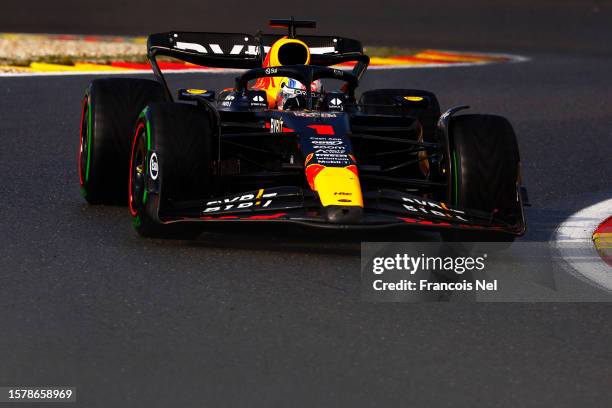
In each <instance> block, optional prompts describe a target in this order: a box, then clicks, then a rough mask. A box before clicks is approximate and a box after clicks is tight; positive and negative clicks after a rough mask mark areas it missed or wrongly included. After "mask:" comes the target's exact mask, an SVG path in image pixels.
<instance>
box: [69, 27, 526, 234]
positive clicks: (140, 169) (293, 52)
mask: <svg viewBox="0 0 612 408" xmlns="http://www.w3.org/2000/svg"><path fill="white" fill-rule="evenodd" d="M271 25H272V26H273V27H283V28H285V29H288V33H287V35H277V34H261V33H259V34H257V35H255V36H253V35H249V34H221V33H207V32H201V33H194V32H168V33H161V34H153V35H151V36H149V39H148V44H147V47H148V58H149V60H150V62H151V65H152V67H153V72H154V74H155V77H156V79H157V81H152V80H146V79H125V78H112V79H98V80H94V81H93V82H91V84H90V86H89V88H88V90H87V93H86V95H85V98H84V100H83V107H82V119H81V135H80V137H81V139H80V155H79V177H80V185H81V191H82V193H83V195H84V197H85V199H86V200H87V201H88V202H89V203H92V204H97V203H102V204H103V203H116V202H118V201H122V200H123V202H125V199H126V197H127V200H128V204H129V210H130V213H131V215H132V217H133V225H134V227H135V228H136V230H137V231H138V233H139V234H141V235H143V236H151V237H163V236H170V235H173V234H176V233H177V232H180V233H187V231H192V230H198V228H200V227H202V226H203V225H206V224H207V223H221V222H232V223H235V222H240V223H242V222H247V221H250V222H257V223H270V222H287V223H298V224H303V225H308V226H312V227H327V228H343V229H347V228H381V227H394V226H398V227H407V228H421V229H432V230H439V231H443V232H446V233H445V236H446V237H457V236H462V237H463V236H464V235H463V234H466V233H467V234H472V235H470V238H469V239H474V238H484V239H487V240H488V239H492V240H493V239H494V240H498V239H503V240H507V239H510V240H511V239H513V237H515V236H520V235H522V234H523V233H524V232H525V228H526V227H525V225H526V224H525V219H524V215H523V199H522V194H521V187H520V174H519V172H520V161H519V152H518V146H517V141H516V137H515V134H514V131H513V129H512V126H511V125H510V123H509V122H508V121H507V120H506V119H505V118H503V117H500V116H493V115H474V114H471V115H456V113H457V112H458V111H459V110H461V109H465V108H467V106H460V107H456V108H452V109H450V110H448V111H446V112H445V113H443V114H441V112H440V107H439V105H438V101H437V99H436V97H435V95H434V94H433V93H431V92H427V91H423V90H416V89H375V90H369V91H366V92H363V93H362V94H361V96H360V98H359V99H357V98H356V95H355V89H356V88H357V86H358V85H359V80H360V78H361V76H362V75H363V74H364V72H365V70H366V68H367V66H368V64H369V57H368V56H367V55H365V54H364V53H363V48H362V45H361V43H360V42H359V41H356V40H352V39H348V38H342V37H335V36H333V37H330V36H312V35H305V36H299V37H298V36H297V35H296V29H298V28H314V27H315V23H314V22H312V21H298V20H294V19H293V18H291V19H288V20H272V21H271ZM158 56H165V57H173V58H176V59H180V60H182V61H186V62H189V63H193V64H197V65H201V66H206V67H218V68H234V69H245V71H244V72H242V74H241V75H240V76H239V77H238V78H236V81H235V85H234V87H233V88H226V89H224V90H222V91H220V92H215V91H211V90H204V89H180V90H178V100H179V101H182V102H176V101H174V98H173V93H172V92H171V91H170V89H169V88H168V85H167V83H166V80H165V78H164V76H163V75H162V72H161V70H160V68H159V65H160V64H159V63H158V61H157V57H158ZM331 66H339V67H340V68H343V69H338V68H332V67H331ZM351 66H352V69H351V68H350V67H351ZM128 174H129V177H128Z"/></svg>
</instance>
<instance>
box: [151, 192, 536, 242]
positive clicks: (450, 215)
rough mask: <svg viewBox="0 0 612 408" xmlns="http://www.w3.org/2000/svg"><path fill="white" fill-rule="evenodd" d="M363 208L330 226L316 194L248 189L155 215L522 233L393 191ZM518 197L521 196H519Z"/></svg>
mask: <svg viewBox="0 0 612 408" xmlns="http://www.w3.org/2000/svg"><path fill="white" fill-rule="evenodd" d="M363 199H364V207H363V211H362V213H361V214H360V216H359V217H358V218H357V219H356V220H355V221H354V222H351V223H337V222H333V220H331V219H330V217H329V216H328V215H327V213H326V211H325V209H322V208H321V204H320V201H319V200H318V197H317V196H316V193H314V192H312V191H309V190H303V189H301V188H298V187H276V188H267V189H259V190H253V191H247V192H244V193H239V194H231V195H228V196H224V197H217V198H211V199H205V200H196V201H185V202H178V203H175V204H174V205H173V206H172V208H170V209H166V210H165V211H163V212H161V213H160V214H158V219H159V221H160V222H161V223H163V224H170V223H177V222H199V223H219V222H264V221H265V222H285V223H294V224H301V225H307V226H310V227H317V228H335V229H368V228H389V227H402V226H403V227H412V228H414V229H429V230H445V229H457V230H490V231H498V232H503V233H508V234H512V235H523V234H524V232H525V220H524V216H523V213H522V205H520V207H521V209H520V211H521V214H520V217H519V219H518V221H517V222H516V223H513V224H509V223H508V222H506V221H504V220H501V219H499V218H497V217H495V216H494V215H492V214H487V213H484V212H482V211H478V210H469V209H459V208H455V207H452V206H449V205H447V204H445V203H442V202H436V201H432V200H429V199H423V198H421V197H420V196H415V195H411V194H409V193H403V192H399V191H395V190H386V189H383V190H376V191H370V192H365V193H364V194H363ZM519 199H520V198H519Z"/></svg>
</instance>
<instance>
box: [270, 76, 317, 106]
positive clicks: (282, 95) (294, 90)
mask: <svg viewBox="0 0 612 408" xmlns="http://www.w3.org/2000/svg"><path fill="white" fill-rule="evenodd" d="M310 91H311V92H312V97H313V98H316V97H318V95H319V93H320V92H321V81H320V80H316V81H313V82H312V83H311V84H310ZM276 107H277V108H278V109H279V110H287V109H299V108H305V107H306V87H305V86H304V85H303V84H302V83H301V82H300V81H298V80H296V79H293V78H285V80H284V81H282V83H281V86H280V90H279V91H278V94H277V96H276Z"/></svg>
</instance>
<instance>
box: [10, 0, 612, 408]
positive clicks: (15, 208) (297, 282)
mask: <svg viewBox="0 0 612 408" xmlns="http://www.w3.org/2000/svg"><path fill="white" fill-rule="evenodd" d="M576 3H577V2H576ZM576 3H573V2H570V3H568V4H569V6H568V7H570V8H571V7H578V6H576ZM538 7H539V6H538ZM599 7H602V8H605V3H604V4H602V3H599ZM536 10H538V8H537V7H536ZM43 11H45V10H43ZM273 11H274V13H272V12H270V13H266V15H268V14H274V15H277V14H278V13H276V10H273ZM566 12H567V11H557V12H556V13H557V14H562V15H565V14H564V13H566ZM525 13H526V14H530V13H528V12H525ZM534 13H535V14H537V11H534ZM38 14H40V18H42V19H43V21H49V16H47V15H46V14H45V13H44V12H40V13H38ZM391 14H392V13H389V15H391ZM464 14H465V15H466V18H468V17H470V16H468V15H467V14H469V13H467V12H466V13H464ZM170 15H172V13H170ZM3 16H4V14H3ZM17 17H19V14H17ZM17 17H16V20H18V21H19V22H20V23H15V22H13V23H12V24H13V26H10V25H9V26H7V27H9V28H10V30H13V31H17V30H19V31H27V27H28V24H34V23H32V22H29V23H28V22H27V21H26V20H25V19H24V18H22V17H19V18H17ZM85 17H86V15H85ZM484 17H486V16H484V15H483V18H484ZM1 18H3V19H6V17H1ZM347 18H348V17H347ZM534 18H535V17H534ZM85 20H86V18H85ZM193 20H194V19H193V18H191V21H190V22H189V24H194V21H193ZM578 20H580V18H578ZM0 21H1V20H0ZM74 21H76V20H73V24H72V25H70V24H69V23H62V22H61V20H60V21H59V22H58V23H57V24H60V23H62V24H66V25H65V26H64V27H66V30H61V27H60V26H58V27H54V28H53V27H52V28H53V30H54V31H73V32H78V31H83V30H82V27H81V26H79V25H78V24H77V23H76V22H74ZM249 21H250V20H249ZM560 21H561V22H563V21H565V20H563V19H561V18H560V17H559V19H557V20H555V19H554V18H551V21H550V22H549V25H550V27H552V26H554V23H555V22H557V23H559V22H560ZM3 24H4V22H3ZM19 24H21V25H22V28H19ZM101 24H102V23H101ZM108 24H110V23H108ZM113 24H116V25H117V26H118V27H119V29H118V31H129V27H128V26H127V23H126V19H125V18H124V19H118V21H115V22H114V23H113ZM482 24H484V23H481V26H480V27H482ZM173 26H174V27H176V26H177V24H173ZM12 27H15V28H12ZM23 27H26V28H23ZM345 27H346V26H345ZM147 28H148V29H149V28H150V26H147ZM215 28H216V29H219V28H220V27H218V26H217V27H215ZM540 29H542V28H537V30H540ZM551 29H552V28H551ZM3 30H5V31H8V30H9V29H4V27H3ZM49 30H51V29H47V30H46V31H49ZM534 30H536V28H534ZM542 30H544V31H545V29H542ZM589 30H591V31H589ZM597 30H604V28H602V27H601V26H597V27H594V28H593V27H591V28H588V27H586V25H585V30H584V32H582V35H583V36H584V37H581V38H583V39H584V38H586V37H588V35H587V34H588V32H596V31H597ZM30 31H32V30H30ZM39 31H45V30H39ZM100 31H103V30H100ZM106 31H110V26H109V28H108V30H106ZM134 31H137V30H133V32H134ZM491 31H492V32H493V33H497V34H496V35H491V36H490V37H491V38H489V39H488V40H487V41H490V42H491V43H494V42H495V41H496V40H497V41H499V44H500V46H499V50H497V51H508V50H512V51H515V52H520V51H521V49H522V48H521V46H520V41H518V40H517V41H516V42H515V43H513V44H511V45H508V46H507V47H506V46H505V45H504V44H505V42H506V41H508V39H507V38H506V37H505V36H504V35H503V30H500V31H499V32H497V31H495V30H494V29H493V28H492V29H491ZM609 31H610V30H609V29H608V31H606V33H607V34H606V35H607V38H610V33H609ZM345 32H346V31H345ZM343 33H344V32H343ZM546 33H548V31H546ZM346 34H348V33H346ZM365 34H366V35H369V36H371V38H374V36H376V35H379V34H380V35H383V34H381V33H372V32H367V33H365ZM521 35H523V34H521ZM589 35H591V34H589ZM593 35H594V34H593ZM440 40H442V39H440ZM454 41H459V40H457V39H450V40H449V43H448V48H452V47H455V48H457V47H459V48H464V49H469V48H473V46H474V45H477V43H476V42H473V41H472V40H470V39H469V38H468V39H466V42H465V44H463V45H462V44H459V43H458V42H456V43H455V42H454ZM474 41H475V40H474ZM483 41H484V40H483ZM551 41H552V40H551ZM558 41H559V43H556V42H554V41H553V42H551V48H550V52H548V51H546V52H545V51H544V46H545V42H542V43H537V44H535V45H533V44H532V45H530V46H525V47H524V52H523V54H526V55H527V56H529V57H531V58H532V60H531V61H530V62H526V63H519V64H505V65H489V66H481V67H465V68H445V69H433V70H428V69H417V70H405V71H377V72H374V71H372V72H370V73H368V74H367V76H366V78H365V79H364V82H363V88H364V89H366V88H374V87H395V86H402V87H403V86H406V87H419V88H424V89H430V90H433V91H434V92H436V93H437V94H438V96H439V99H440V102H441V104H442V106H443V107H449V106H452V105H455V104H460V103H466V102H467V103H469V104H470V105H472V106H473V110H474V111H475V112H476V111H477V112H490V113H498V114H502V115H505V116H507V117H508V118H509V119H510V120H511V122H512V123H513V124H514V126H515V129H516V131H517V134H518V137H519V144H520V148H521V155H522V163H523V174H524V184H525V185H526V186H527V188H528V189H529V193H530V199H531V202H532V204H533V206H532V207H531V208H529V209H528V213H527V217H528V221H529V223H530V230H529V233H528V235H527V236H526V237H525V238H524V239H525V240H533V241H542V240H547V239H549V238H550V237H551V235H552V233H553V230H554V227H555V226H556V225H557V224H558V223H559V222H560V221H562V220H563V219H564V218H566V217H567V216H568V215H570V214H571V213H573V212H575V211H577V210H579V209H580V208H583V207H586V206H588V205H590V204H592V203H594V202H596V201H597V200H600V199H601V198H602V197H603V196H605V195H606V194H608V193H609V192H610V191H611V190H612V188H611V185H610V174H612V162H611V161H610V160H609V158H610V142H611V141H612V130H611V129H612V127H611V126H610V124H611V123H612V112H611V109H610V106H612V92H610V90H611V89H612V78H611V76H610V72H612V58H610V55H609V52H608V51H606V47H605V46H603V45H599V46H596V45H593V44H592V45H591V46H592V47H593V49H592V50H591V51H585V52H584V53H580V52H578V51H576V50H574V52H570V51H567V52H566V51H563V47H570V46H569V45H568V44H566V43H564V42H563V41H561V40H558ZM585 41H586V40H585ZM534 42H537V41H534ZM431 45H432V46H441V45H444V44H442V43H436V42H435V41H433V42H432V44H431ZM482 48H486V47H482ZM570 48H571V47H570ZM568 50H569V48H568ZM232 77H233V75H210V76H203V75H194V74H185V75H176V76H173V81H174V82H175V83H176V85H177V86H180V85H182V84H185V85H187V84H190V85H192V86H197V85H200V84H201V85H202V86H203V87H208V88H213V87H219V86H221V85H223V84H226V83H230V79H231V78H232ZM91 79H92V77H51V78H49V77H38V78H34V77H29V78H0V93H1V94H0V95H1V96H0V140H1V141H2V148H1V149H0V174H1V175H2V180H3V181H2V183H1V184H0V194H1V197H2V206H1V207H0V217H1V219H2V222H1V224H0V228H1V231H0V257H1V259H2V264H1V267H0V270H1V271H2V273H1V274H0V328H1V329H0V330H1V331H0V333H1V334H0V356H2V361H1V363H0V385H13V384H14V385H17V384H21V385H51V384H67V385H75V386H76V387H77V388H78V401H79V403H78V406H83V407H108V406H121V407H123V406H130V407H132V406H142V407H153V406H154V407H158V406H159V407H162V406H163V407H167V406H183V407H203V406H262V407H264V406H265V407H270V406H279V407H280V406H283V407H284V406H305V407H306V406H453V407H457V406H466V407H467V406H469V407H473V406H499V407H506V406H507V407H516V406H556V407H576V406H581V407H603V406H609V402H610V401H611V400H612V347H611V344H612V342H611V341H610V338H612V329H611V325H610V320H611V318H612V305H609V304H592V303H591V304H588V303H584V304H582V303H560V304H466V303H460V302H459V303H454V302H450V303H448V304H433V303H429V304H375V303H364V302H362V301H361V300H360V279H359V240H360V238H361V237H352V236H344V237H338V236H322V237H320V236H318V235H316V234H315V235H314V236H313V235H312V234H309V235H306V234H303V233H295V232H292V233H291V234H286V233H285V232H284V231H263V232H260V231H253V230H250V231H246V232H240V231H238V232H239V233H237V234H229V235H226V234H208V235H204V236H202V237H201V238H200V239H199V240H198V241H195V242H183V241H157V240H143V239H140V238H138V237H137V236H136V235H135V233H134V232H133V231H132V229H131V226H130V222H129V215H128V213H127V210H126V209H125V208H120V207H89V206H87V205H86V204H85V203H84V202H83V200H82V199H81V197H80V196H79V192H78V186H77V185H78V176H77V173H76V164H75V159H76V152H77V147H78V146H77V144H78V143H77V140H78V139H77V134H78V125H79V109H80V105H79V104H80V96H81V94H82V92H83V90H84V89H85V87H86V85H87V83H88V82H89V81H90V80H91ZM608 196H609V195H608ZM381 238H382V239H385V238H394V239H402V238H403V237H402V236H400V237H397V236H395V237H387V236H384V235H383V236H382V237H381ZM567 276H568V278H567V279H572V278H571V276H569V275H567ZM575 283H576V287H577V288H580V290H584V291H588V290H589V289H588V285H586V284H584V283H582V282H580V281H578V280H576V282H575ZM45 406H47V405H45ZM49 406H52V405H49Z"/></svg>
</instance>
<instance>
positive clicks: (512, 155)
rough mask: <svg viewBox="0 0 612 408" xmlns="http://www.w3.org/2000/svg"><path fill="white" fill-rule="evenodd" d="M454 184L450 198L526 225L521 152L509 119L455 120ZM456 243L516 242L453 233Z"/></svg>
mask: <svg viewBox="0 0 612 408" xmlns="http://www.w3.org/2000/svg"><path fill="white" fill-rule="evenodd" d="M449 137H450V144H451V157H450V162H451V163H450V165H451V174H452V176H451V177H452V180H451V183H450V184H451V187H450V189H449V199H448V201H449V202H450V203H451V204H453V205H455V206H457V207H458V208H467V209H473V210H480V211H482V212H485V213H487V214H490V215H491V216H495V217H497V218H499V219H503V220H504V221H506V222H508V223H510V224H512V225H517V226H521V225H522V208H521V205H522V204H521V201H520V197H519V195H520V192H519V165H520V158H519V150H518V143H517V140H516V135H515V134H514V129H513V128H512V125H511V124H510V122H508V120H507V119H506V118H504V117H501V116H495V115H461V116H457V117H455V118H452V119H451V123H450V136H449ZM443 238H444V239H446V240H451V241H457V240H460V241H476V242H480V241H513V240H514V235H511V234H508V233H500V232H490V231H486V232H471V231H470V232H466V233H464V232H461V233H458V232H455V231H453V232H450V231H449V232H447V233H444V234H443Z"/></svg>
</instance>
